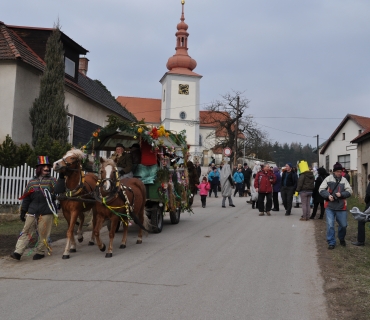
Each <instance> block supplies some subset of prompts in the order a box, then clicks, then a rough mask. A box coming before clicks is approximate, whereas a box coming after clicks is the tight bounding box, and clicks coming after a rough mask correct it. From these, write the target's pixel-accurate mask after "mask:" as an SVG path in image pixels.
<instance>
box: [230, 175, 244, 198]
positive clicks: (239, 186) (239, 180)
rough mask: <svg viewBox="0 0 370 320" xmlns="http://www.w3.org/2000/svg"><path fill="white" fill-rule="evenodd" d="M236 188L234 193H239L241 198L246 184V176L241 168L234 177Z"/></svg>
mask: <svg viewBox="0 0 370 320" xmlns="http://www.w3.org/2000/svg"><path fill="white" fill-rule="evenodd" d="M233 178H234V181H235V184H236V187H235V192H234V197H235V195H236V194H237V193H238V192H239V197H242V196H243V185H244V184H243V183H244V174H243V172H242V168H239V169H238V170H237V171H236V172H235V173H234V175H233Z"/></svg>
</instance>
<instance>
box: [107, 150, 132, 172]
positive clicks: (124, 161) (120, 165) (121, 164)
mask: <svg viewBox="0 0 370 320" xmlns="http://www.w3.org/2000/svg"><path fill="white" fill-rule="evenodd" d="M110 158H111V159H113V160H114V162H115V163H116V165H117V169H118V173H119V175H120V178H121V179H122V178H132V177H133V173H132V156H131V153H130V152H129V151H127V152H126V151H125V147H124V146H123V144H122V143H117V145H116V152H115V153H113V154H112V156H111V157H110Z"/></svg>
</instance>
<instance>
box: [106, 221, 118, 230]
mask: <svg viewBox="0 0 370 320" xmlns="http://www.w3.org/2000/svg"><path fill="white" fill-rule="evenodd" d="M120 225H121V221H118V224H117V228H116V232H118V230H119V227H120ZM110 226H111V221H110V220H108V221H107V228H108V231H110Z"/></svg>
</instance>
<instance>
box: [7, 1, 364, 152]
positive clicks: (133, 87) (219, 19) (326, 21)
mask: <svg viewBox="0 0 370 320" xmlns="http://www.w3.org/2000/svg"><path fill="white" fill-rule="evenodd" d="M180 16H181V1H180V0H157V1H149V0H135V1H122V0H105V1H101V0H89V1H87V0H73V1H72V0H64V1H57V0H53V1H51V0H32V1H29V0H21V1H10V0H4V1H2V4H1V11H0V21H3V22H4V23H5V24H8V25H20V26H32V27H52V26H53V24H54V22H55V21H56V20H57V18H58V17H59V19H60V22H61V25H62V31H63V32H64V33H65V34H67V35H68V36H69V37H71V38H72V39H73V40H75V41H76V42H77V43H79V44H80V45H81V46H83V47H84V48H86V49H87V50H89V53H88V54H87V58H89V59H90V62H89V71H88V76H89V77H90V78H92V79H99V80H100V81H102V83H103V84H104V85H106V87H107V88H108V89H109V90H110V91H111V92H112V94H113V95H114V96H116V97H117V96H119V95H123V96H135V97H147V98H160V97H161V85H160V83H159V80H160V78H161V77H162V76H163V75H164V73H165V72H166V71H167V69H166V63H167V60H168V58H169V57H170V56H172V55H173V54H174V53H175V41H176V39H175V32H176V31H177V30H176V25H177V23H178V22H179V19H180ZM185 19H186V20H185V22H186V23H187V24H188V25H189V29H188V32H189V33H190V36H189V40H188V47H189V51H188V52H189V55H190V56H191V57H192V58H194V59H195V60H196V61H197V63H198V66H197V68H196V69H195V70H194V71H195V72H197V73H199V74H201V75H203V78H202V80H201V109H204V108H205V107H206V106H207V104H209V103H210V102H212V101H214V100H216V99H220V98H221V97H220V95H221V94H224V93H226V92H231V91H232V90H239V91H244V96H245V97H246V98H248V99H249V100H250V101H251V102H250V108H249V110H248V113H249V114H250V115H252V116H253V117H254V118H255V121H256V122H257V123H258V124H259V125H260V127H261V128H264V129H265V130H266V131H267V132H268V133H269V136H270V139H271V140H272V141H276V140H277V141H279V142H281V143H284V142H288V143H290V142H295V141H299V142H302V143H303V144H306V143H310V144H311V145H313V146H315V145H316V138H313V136H315V135H317V134H319V136H320V138H321V140H320V143H322V142H324V140H322V139H324V138H328V137H329V136H330V134H331V133H332V132H333V131H334V130H335V128H336V127H337V126H338V124H339V123H340V121H341V119H343V118H344V117H345V115H346V114H347V113H352V114H357V115H362V116H368V117H370V104H369V102H370V90H369V86H370V1H368V0H279V1H278V0H254V1H252V0H228V1H220V0H213V1H211V0H186V4H185ZM269 117H271V118H269ZM278 117H283V118H278ZM289 117H290V118H289ZM292 117H300V119H296V118H292ZM310 118H321V119H310ZM276 129H278V130H276ZM284 131H288V132H291V133H287V132H284ZM297 134H300V135H297Z"/></svg>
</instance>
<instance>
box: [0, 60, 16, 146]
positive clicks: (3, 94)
mask: <svg viewBox="0 0 370 320" xmlns="http://www.w3.org/2000/svg"><path fill="white" fill-rule="evenodd" d="M16 72H17V67H16V64H15V63H4V62H2V63H0V110H1V117H0V143H2V142H3V141H4V140H5V137H6V135H7V134H9V135H10V136H11V135H12V123H13V107H14V97H15V82H16Z"/></svg>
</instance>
